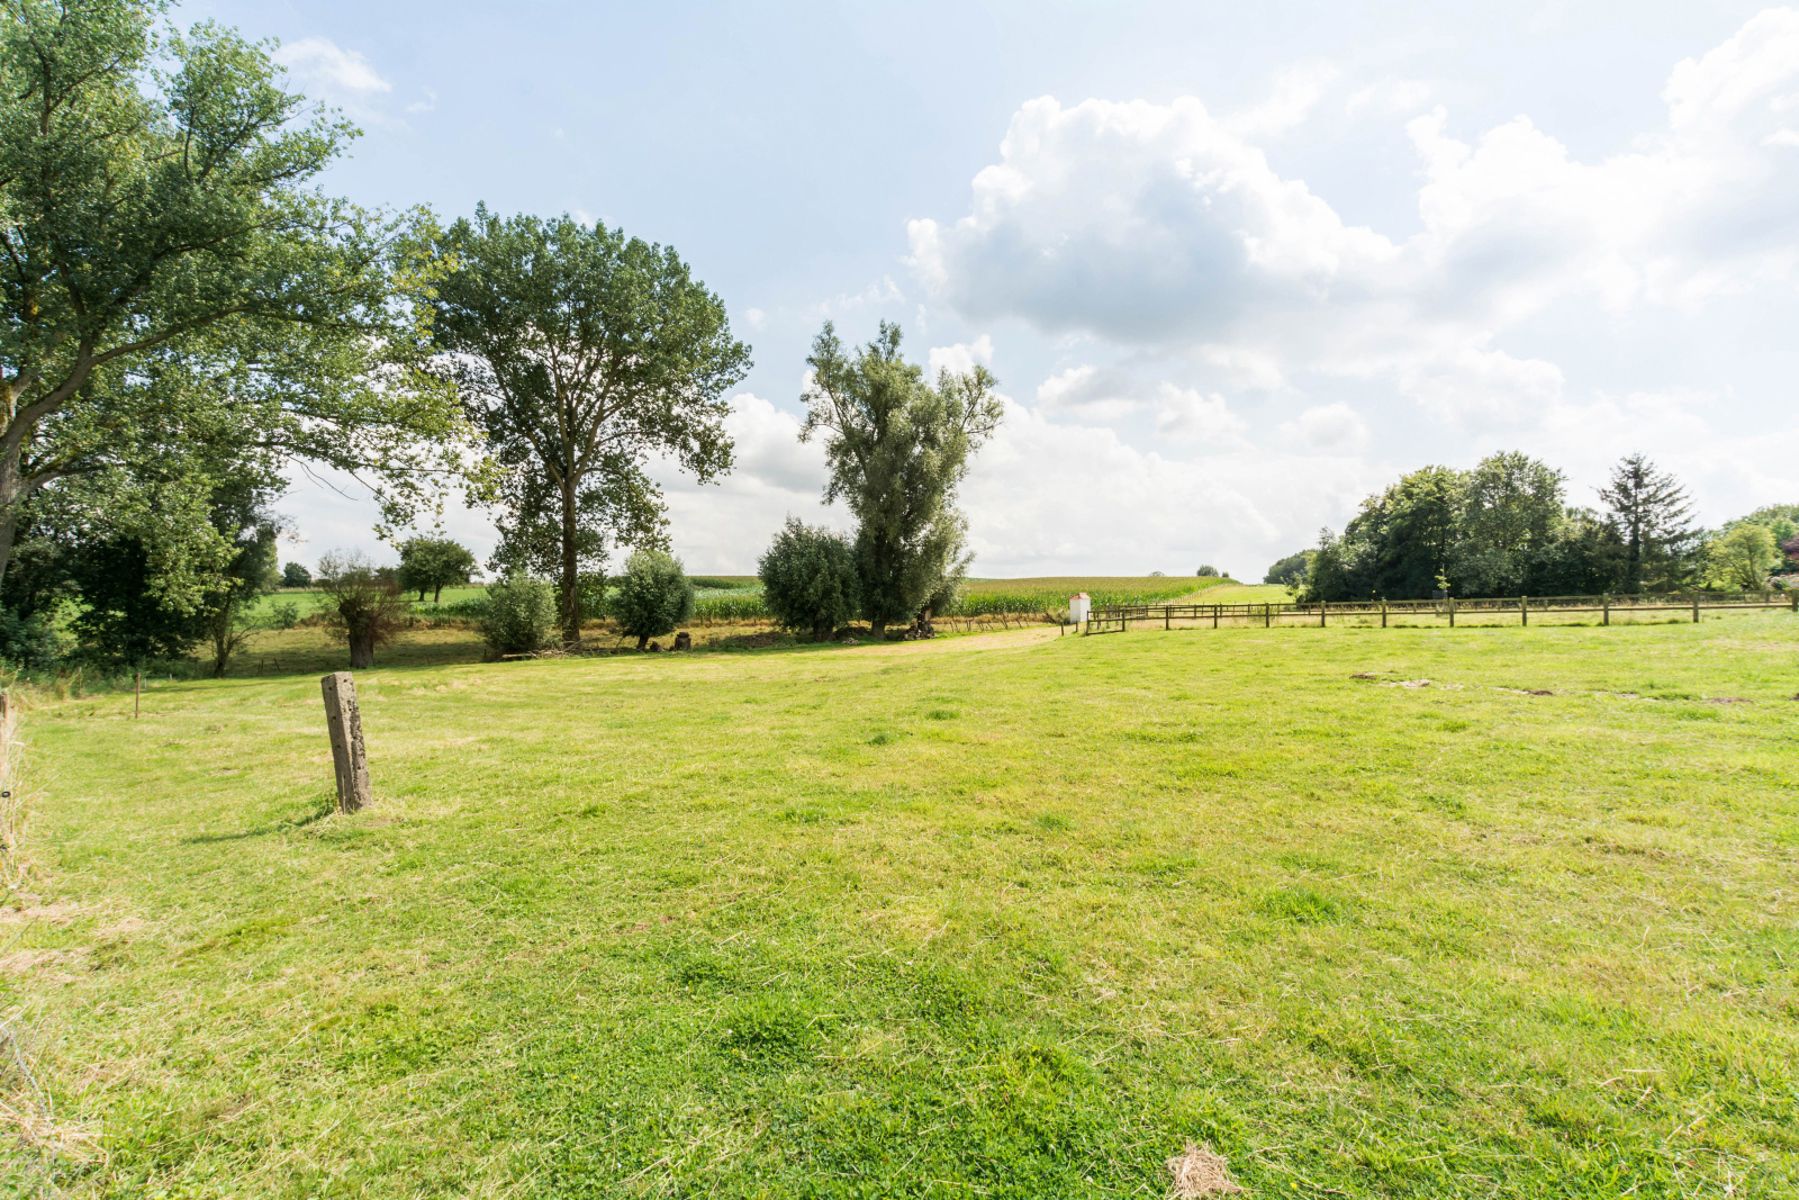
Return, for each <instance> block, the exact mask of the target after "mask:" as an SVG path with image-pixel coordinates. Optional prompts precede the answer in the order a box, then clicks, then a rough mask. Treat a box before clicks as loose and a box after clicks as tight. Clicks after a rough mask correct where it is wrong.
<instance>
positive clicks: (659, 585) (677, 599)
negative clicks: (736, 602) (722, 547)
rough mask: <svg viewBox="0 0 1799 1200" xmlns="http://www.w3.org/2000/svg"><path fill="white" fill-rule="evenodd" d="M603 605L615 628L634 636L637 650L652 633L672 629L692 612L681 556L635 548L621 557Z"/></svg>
mask: <svg viewBox="0 0 1799 1200" xmlns="http://www.w3.org/2000/svg"><path fill="white" fill-rule="evenodd" d="M607 608H608V609H609V610H610V612H611V613H612V616H613V618H614V619H615V620H617V622H618V627H619V631H620V632H621V633H624V634H625V635H626V636H628V637H634V638H636V639H637V648H638V649H639V650H641V649H643V647H644V646H645V645H646V644H647V643H648V642H649V640H650V639H651V638H653V637H660V636H661V635H663V634H665V633H672V632H674V628H675V626H677V625H679V624H680V623H681V622H682V621H685V620H687V619H688V618H689V617H691V616H693V584H692V583H691V582H690V581H689V580H688V578H687V575H686V572H684V571H682V570H681V560H680V559H677V558H675V557H673V556H672V555H670V554H667V553H665V552H663V551H661V550H639V551H637V552H636V553H634V554H632V555H631V557H630V558H628V559H626V560H625V573H624V574H623V575H621V576H619V578H618V581H617V583H616V584H615V585H614V587H613V591H612V597H611V599H610V601H609V602H608V604H607Z"/></svg>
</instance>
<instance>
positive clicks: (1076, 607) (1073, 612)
mask: <svg viewBox="0 0 1799 1200" xmlns="http://www.w3.org/2000/svg"><path fill="white" fill-rule="evenodd" d="M1092 612H1093V602H1092V601H1091V600H1089V599H1088V598H1087V593H1086V592H1076V593H1075V594H1074V595H1072V596H1070V597H1069V598H1068V623H1069V624H1070V625H1079V624H1080V623H1081V622H1083V621H1085V620H1086V619H1087V618H1088V616H1090V615H1091V614H1092Z"/></svg>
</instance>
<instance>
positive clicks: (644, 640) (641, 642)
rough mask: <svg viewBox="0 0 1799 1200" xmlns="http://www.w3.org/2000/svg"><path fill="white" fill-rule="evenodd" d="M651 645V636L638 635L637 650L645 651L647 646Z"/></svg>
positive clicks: (645, 634)
mask: <svg viewBox="0 0 1799 1200" xmlns="http://www.w3.org/2000/svg"><path fill="white" fill-rule="evenodd" d="M649 644H650V635H649V634H647V633H640V634H638V635H637V648H638V649H639V650H641V649H643V648H644V647H645V646H647V645H649Z"/></svg>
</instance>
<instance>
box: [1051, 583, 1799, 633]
mask: <svg viewBox="0 0 1799 1200" xmlns="http://www.w3.org/2000/svg"><path fill="white" fill-rule="evenodd" d="M1775 608H1786V609H1791V610H1792V611H1793V612H1795V613H1799V591H1792V592H1772V591H1769V592H1690V593H1689V592H1683V593H1678V594H1672V595H1637V596H1504V597H1485V598H1480V599H1471V600H1463V599H1457V598H1453V597H1451V598H1448V599H1444V600H1356V601H1341V602H1331V601H1322V602H1319V603H1316V604H1298V603H1283V604H1275V603H1264V604H1255V603H1248V604H1107V605H1095V606H1093V607H1092V608H1090V609H1087V610H1085V618H1086V619H1085V620H1075V621H1073V622H1071V623H1072V624H1076V625H1079V626H1080V627H1081V633H1082V635H1083V636H1086V635H1089V634H1097V633H1123V632H1124V631H1125V630H1127V629H1129V628H1130V623H1131V622H1132V621H1138V622H1146V621H1150V622H1153V621H1160V622H1161V623H1162V628H1164V629H1172V628H1173V627H1174V623H1175V622H1176V621H1181V622H1188V623H1197V624H1199V625H1201V626H1204V625H1206V624H1208V623H1209V624H1210V625H1211V627H1212V628H1214V629H1217V628H1219V627H1220V626H1221V625H1223V624H1224V622H1226V621H1230V622H1232V623H1248V624H1252V625H1253V624H1257V623H1260V624H1261V625H1262V626H1263V627H1264V628H1273V627H1274V626H1275V625H1276V624H1282V625H1292V624H1295V623H1296V621H1295V620H1294V619H1295V618H1304V619H1305V623H1307V624H1310V623H1312V622H1316V623H1317V624H1319V625H1329V624H1330V620H1331V618H1332V617H1337V618H1339V619H1342V618H1350V617H1358V618H1367V619H1369V620H1373V619H1375V618H1378V619H1379V620H1380V625H1381V628H1383V629H1385V628H1387V626H1388V625H1389V624H1390V623H1391V622H1392V621H1394V620H1400V619H1404V618H1408V617H1438V618H1442V619H1444V620H1446V621H1447V622H1448V624H1449V625H1450V626H1452V627H1453V626H1454V625H1455V623H1456V617H1457V615H1458V614H1460V615H1462V616H1466V617H1493V616H1515V617H1517V619H1518V623H1519V624H1520V625H1529V624H1530V619H1531V616H1532V615H1533V614H1536V615H1539V616H1541V615H1549V614H1557V615H1560V614H1576V613H1598V614H1599V616H1600V623H1601V624H1603V625H1610V624H1611V623H1612V614H1613V613H1619V614H1629V613H1655V612H1678V613H1689V612H1690V613H1691V614H1692V616H1693V620H1695V621H1697V620H1699V618H1700V614H1701V613H1706V612H1717V611H1735V612H1741V611H1760V610H1764V609H1775ZM1073 611H1080V610H1078V609H1072V606H1071V615H1072V613H1073Z"/></svg>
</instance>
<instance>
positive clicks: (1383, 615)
mask: <svg viewBox="0 0 1799 1200" xmlns="http://www.w3.org/2000/svg"><path fill="white" fill-rule="evenodd" d="M1380 627H1381V628H1382V629H1385V628H1386V627H1387V602H1386V601H1385V600H1382V601H1381V602H1380Z"/></svg>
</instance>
